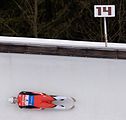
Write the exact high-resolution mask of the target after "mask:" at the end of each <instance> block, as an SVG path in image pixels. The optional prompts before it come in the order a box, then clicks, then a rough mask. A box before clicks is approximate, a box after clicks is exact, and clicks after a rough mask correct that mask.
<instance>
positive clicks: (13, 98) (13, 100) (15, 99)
mask: <svg viewBox="0 0 126 120" xmlns="http://www.w3.org/2000/svg"><path fill="white" fill-rule="evenodd" d="M8 101H9V102H10V103H11V104H15V103H17V98H16V97H10V98H9V99H8Z"/></svg>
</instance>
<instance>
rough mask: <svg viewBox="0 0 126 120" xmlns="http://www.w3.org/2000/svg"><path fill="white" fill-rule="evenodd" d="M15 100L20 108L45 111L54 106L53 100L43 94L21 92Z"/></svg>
mask: <svg viewBox="0 0 126 120" xmlns="http://www.w3.org/2000/svg"><path fill="white" fill-rule="evenodd" d="M17 100H18V106H19V107H20V108H35V109H45V108H53V107H55V106H56V105H55V104H53V101H54V100H55V98H53V97H52V96H50V95H46V94H44V93H36V92H27V91H22V92H20V93H19V95H18V97H17Z"/></svg>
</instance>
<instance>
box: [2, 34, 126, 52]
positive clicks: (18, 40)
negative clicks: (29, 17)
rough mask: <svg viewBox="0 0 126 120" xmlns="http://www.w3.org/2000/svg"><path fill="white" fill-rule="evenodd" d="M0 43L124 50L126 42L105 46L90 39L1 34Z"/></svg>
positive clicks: (125, 49)
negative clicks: (73, 39) (74, 39)
mask: <svg viewBox="0 0 126 120" xmlns="http://www.w3.org/2000/svg"><path fill="white" fill-rule="evenodd" d="M0 43H6V44H14V45H26V46H53V47H59V46H60V47H69V48H71V47H72V48H93V49H106V50H124V51H126V44H123V43H108V46H107V47H105V43H104V42H88V41H72V40H57V39H43V38H23V37H5V36H0Z"/></svg>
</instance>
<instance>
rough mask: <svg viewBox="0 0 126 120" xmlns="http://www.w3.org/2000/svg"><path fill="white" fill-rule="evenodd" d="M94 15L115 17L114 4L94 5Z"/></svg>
mask: <svg viewBox="0 0 126 120" xmlns="http://www.w3.org/2000/svg"><path fill="white" fill-rule="evenodd" d="M94 16H95V17H115V5H95V6H94Z"/></svg>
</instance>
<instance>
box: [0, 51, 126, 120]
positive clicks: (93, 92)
mask: <svg viewBox="0 0 126 120" xmlns="http://www.w3.org/2000/svg"><path fill="white" fill-rule="evenodd" d="M0 81H1V84H0V92H1V93H0V107H1V108H0V120H126V61H125V60H112V59H95V58H79V57H78V58H76V57H59V56H44V55H41V56H39V55H21V54H20V55H19V54H7V53H6V54H4V53H0ZM22 90H30V91H40V92H45V93H48V94H57V95H66V96H72V97H74V98H76V100H77V102H76V107H75V109H73V110H69V111H52V110H45V111H34V110H24V109H19V108H18V107H17V106H16V105H11V104H9V103H8V101H7V99H8V98H9V97H10V96H16V95H17V94H18V92H20V91H22Z"/></svg>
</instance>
